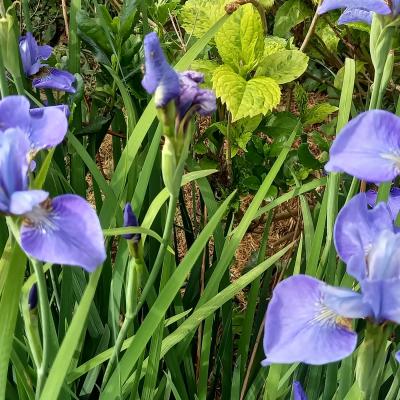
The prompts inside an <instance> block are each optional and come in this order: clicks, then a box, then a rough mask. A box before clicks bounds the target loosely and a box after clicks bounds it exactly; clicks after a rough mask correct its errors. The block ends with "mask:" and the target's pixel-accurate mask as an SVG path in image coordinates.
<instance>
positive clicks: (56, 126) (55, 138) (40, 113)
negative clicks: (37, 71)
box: [0, 96, 68, 151]
mask: <svg viewBox="0 0 400 400" xmlns="http://www.w3.org/2000/svg"><path fill="white" fill-rule="evenodd" d="M63 107H65V106H63ZM10 128H19V129H20V130H21V131H23V132H24V133H25V134H26V135H27V136H28V137H29V140H30V142H31V143H30V147H31V150H34V151H37V150H40V149H45V148H49V147H54V146H57V145H58V144H59V143H61V142H62V140H63V139H64V137H65V135H66V133H67V130H68V121H67V118H66V115H65V108H64V111H62V110H61V109H60V108H59V107H42V108H34V109H32V110H30V104H29V101H28V100H27V99H26V98H25V97H24V96H8V97H5V98H4V99H3V100H1V101H0V137H1V135H2V133H3V132H4V131H6V130H7V129H10Z"/></svg>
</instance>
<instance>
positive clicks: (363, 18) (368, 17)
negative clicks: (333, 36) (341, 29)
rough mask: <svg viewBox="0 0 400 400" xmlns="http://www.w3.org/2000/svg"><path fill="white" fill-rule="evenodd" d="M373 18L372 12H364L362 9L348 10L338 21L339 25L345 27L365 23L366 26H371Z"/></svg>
mask: <svg viewBox="0 0 400 400" xmlns="http://www.w3.org/2000/svg"><path fill="white" fill-rule="evenodd" d="M372 16H373V12H372V11H367V10H363V9H361V8H346V9H345V10H344V12H343V14H342V15H341V16H340V18H339V19H338V24H339V25H343V24H348V23H351V22H365V23H366V24H368V25H371V24H372Z"/></svg>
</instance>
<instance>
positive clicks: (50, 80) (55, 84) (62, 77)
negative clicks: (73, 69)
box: [32, 68, 76, 93]
mask: <svg viewBox="0 0 400 400" xmlns="http://www.w3.org/2000/svg"><path fill="white" fill-rule="evenodd" d="M74 82H75V76H74V75H72V74H71V73H69V72H68V71H61V70H59V69H56V68H46V69H45V70H44V71H43V72H42V73H41V74H40V76H37V77H36V78H34V79H33V81H32V85H33V87H35V88H36V89H54V90H61V91H63V92H67V93H75V92H76V89H75V88H74V86H73V84H74Z"/></svg>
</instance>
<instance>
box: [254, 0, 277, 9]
mask: <svg viewBox="0 0 400 400" xmlns="http://www.w3.org/2000/svg"><path fill="white" fill-rule="evenodd" d="M258 2H259V3H260V4H261V5H263V6H264V7H265V8H271V7H272V6H273V5H274V2H275V0H258Z"/></svg>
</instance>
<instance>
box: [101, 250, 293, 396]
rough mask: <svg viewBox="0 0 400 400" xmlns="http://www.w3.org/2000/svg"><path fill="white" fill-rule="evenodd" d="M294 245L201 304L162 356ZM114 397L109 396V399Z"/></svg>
mask: <svg viewBox="0 0 400 400" xmlns="http://www.w3.org/2000/svg"><path fill="white" fill-rule="evenodd" d="M292 246H293V243H291V244H289V245H288V246H286V247H285V248H283V249H282V250H280V251H278V252H277V253H276V254H274V255H273V256H271V257H270V258H268V259H267V260H265V261H264V262H263V263H261V264H260V265H257V266H256V267H254V268H253V269H252V270H251V271H249V272H247V273H246V274H244V275H243V276H241V277H240V278H238V279H237V280H236V281H235V282H233V283H232V284H230V285H229V286H227V287H226V288H225V289H223V290H222V291H221V292H219V293H218V294H217V295H215V296H214V297H212V298H211V299H210V300H209V301H207V302H206V303H204V304H203V305H202V306H200V307H199V308H198V309H197V310H195V311H194V312H193V314H192V315H191V316H190V317H189V318H187V319H186V320H185V322H183V323H182V324H181V325H180V326H179V327H178V328H177V329H176V330H175V331H174V332H173V333H171V334H170V335H168V336H167V337H166V338H165V339H164V340H163V342H162V346H161V356H162V357H163V356H165V354H167V353H168V352H169V351H170V350H171V349H172V348H173V347H174V346H176V345H177V344H178V343H180V342H181V341H182V340H184V339H185V338H187V337H188V336H191V335H192V334H193V332H194V331H195V330H196V329H197V327H198V326H199V324H200V323H201V322H202V321H204V320H205V319H206V318H208V317H209V316H210V315H212V314H213V313H214V312H215V311H216V310H218V309H219V308H221V307H222V306H223V305H224V304H225V303H226V302H227V301H229V300H230V299H232V298H233V297H234V296H235V295H236V294H237V293H239V292H240V291H241V290H243V289H244V288H245V287H246V286H248V285H249V284H250V283H252V282H253V281H254V280H255V279H257V278H258V277H259V276H260V275H261V274H263V273H264V272H265V271H266V270H267V269H268V268H270V267H272V266H273V265H274V264H275V263H276V262H277V261H278V260H279V259H280V258H281V257H283V256H284V255H285V254H286V253H287V252H288V250H289V249H290V248H291V247H292ZM145 366H147V360H146V361H145V365H144V366H143V369H144V370H145ZM144 373H145V371H144ZM133 376H134V375H132V376H131V378H130V379H129V380H128V381H127V383H126V385H125V388H124V393H125V389H126V390H128V388H129V386H130V383H131V381H132V380H133V379H132V377H133ZM109 398H112V397H107V398H106V399H109Z"/></svg>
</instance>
